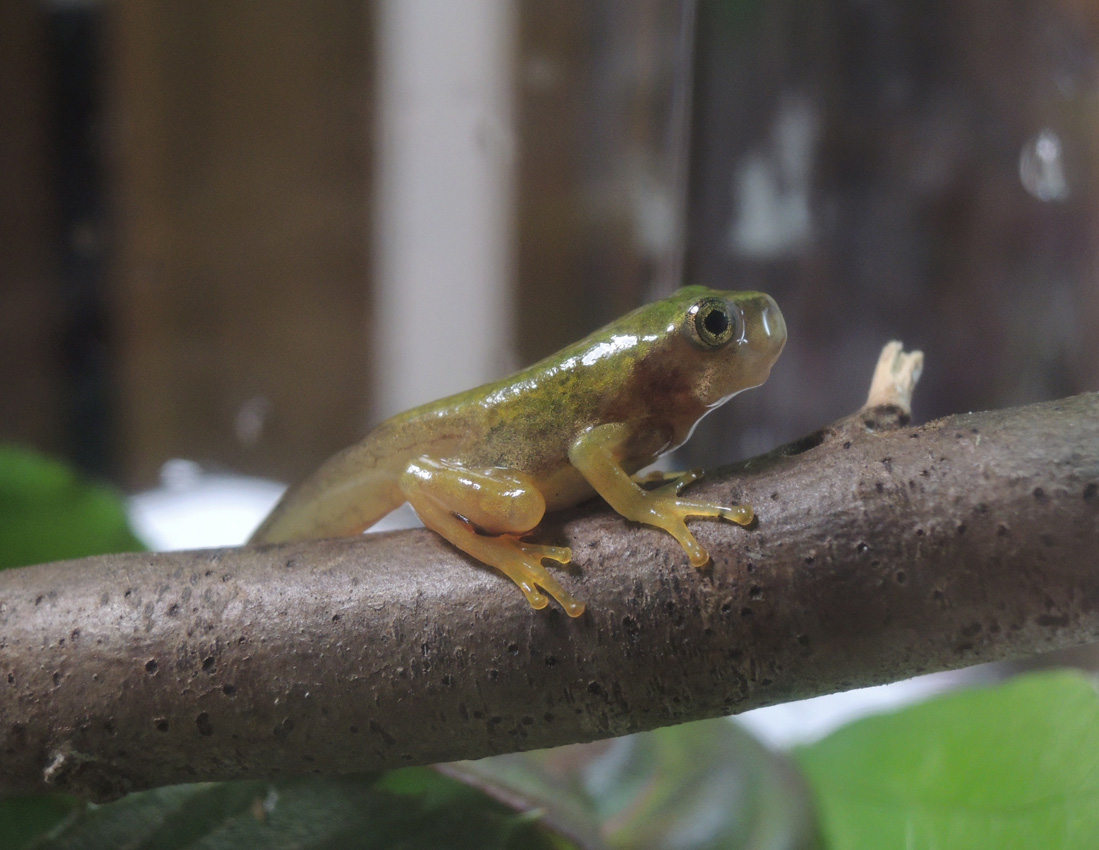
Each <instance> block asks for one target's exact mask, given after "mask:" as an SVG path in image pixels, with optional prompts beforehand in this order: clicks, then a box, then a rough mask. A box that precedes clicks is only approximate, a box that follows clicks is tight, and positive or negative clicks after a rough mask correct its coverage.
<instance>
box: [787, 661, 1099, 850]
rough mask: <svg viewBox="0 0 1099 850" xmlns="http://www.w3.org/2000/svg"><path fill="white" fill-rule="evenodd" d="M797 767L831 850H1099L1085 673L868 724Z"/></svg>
mask: <svg viewBox="0 0 1099 850" xmlns="http://www.w3.org/2000/svg"><path fill="white" fill-rule="evenodd" d="M795 756H796V758H797V760H798V762H799V763H800V764H801V766H802V767H803V769H804V770H805V772H806V774H807V775H808V777H809V780H810V782H811V784H812V786H813V790H814V793H815V796H816V800H817V805H818V808H819V811H820V814H821V818H822V821H823V827H824V832H825V835H826V838H827V841H828V844H827V846H828V847H829V848H832V850H861V849H862V848H866V850H890V848H894V847H896V848H905V850H918V848H935V850H951V848H958V850H963V848H964V850H974V848H985V847H987V848H995V850H1013V848H1018V850H1034V848H1047V847H1048V848H1058V850H1076V848H1079V850H1094V848H1096V847H1097V846H1099V697H1097V695H1096V690H1095V687H1094V685H1093V682H1092V681H1091V680H1090V679H1088V678H1086V677H1084V676H1082V675H1080V674H1078V673H1072V672H1061V671H1058V672H1052V673H1039V674H1032V675H1028V676H1021V677H1019V678H1017V679H1014V680H1013V681H1010V682H1008V683H1007V684H1004V685H1000V686H998V687H994V688H984V689H978V690H972V691H965V692H961V693H956V694H949V695H946V696H943V697H939V698H937V699H934V700H931V701H929V702H927V703H924V704H922V705H918V706H914V707H912V708H908V709H905V710H903V711H899V712H897V713H895V714H890V715H882V716H878V717H871V718H867V719H865V720H862V721H859V722H856V723H853V724H851V725H850V726H847V727H845V728H843V729H841V730H839V731H838V732H836V733H835V734H833V735H830V736H829V737H828V738H825V739H824V740H822V741H820V742H819V743H817V744H814V745H813V746H809V747H805V748H802V749H800V750H798V751H796V752H795Z"/></svg>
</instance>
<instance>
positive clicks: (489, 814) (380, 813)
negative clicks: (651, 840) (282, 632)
mask: <svg viewBox="0 0 1099 850" xmlns="http://www.w3.org/2000/svg"><path fill="white" fill-rule="evenodd" d="M402 773H406V772H404V771H402ZM422 773H423V775H424V781H425V785H426V784H432V785H434V784H436V783H438V782H440V781H441V782H444V783H446V784H447V785H448V786H449V789H448V791H447V793H446V794H444V795H443V799H444V801H446V802H442V803H441V802H440V801H439V800H435V801H434V802H433V801H432V800H431V799H429V797H430V795H427V794H422V793H416V792H414V790H413V789H414V786H415V784H416V781H415V777H414V776H413V777H409V776H408V775H406V776H405V792H404V793H396V792H394V791H390V790H386V789H385V788H383V787H380V786H379V785H378V784H377V783H376V781H375V780H374V778H373V777H334V778H328V777H306V778H300V779H290V780H284V781H281V782H217V783H207V784H196V785H177V786H173V787H170V788H159V789H157V790H154V791H145V792H142V793H139V794H131V795H129V796H128V797H125V798H123V799H122V800H119V801H117V802H114V803H109V804H107V805H105V806H93V807H89V808H88V810H87V811H86V812H84V813H83V815H81V816H79V817H76V818H74V819H73V820H72V821H71V822H69V823H68V824H66V825H65V826H64V827H62V828H61V829H59V830H58V831H56V832H55V833H54V834H53V835H52V836H50V837H47V838H43V839H41V840H40V841H39V842H38V843H36V844H33V845H32V848H33V850H88V848H100V847H102V848H115V847H126V848H130V850H183V848H187V850H248V848H264V850H267V848H270V850H298V848H309V849H310V850H325V848H333V849H334V850H335V848H339V849H340V850H343V849H344V848H348V850H382V849H383V848H393V847H410V848H421V850H433V848H439V850H481V848H499V850H513V849H514V850H520V848H523V849H524V850H525V848H530V849H531V850H551V848H554V847H558V848H560V847H563V846H565V845H563V844H561V843H560V842H555V841H554V840H553V839H552V836H550V835H549V833H547V831H546V830H545V828H544V827H543V826H542V825H541V824H540V823H538V822H537V821H533V820H531V819H530V818H527V817H523V816H520V815H516V814H515V813H514V812H511V811H509V810H507V809H506V808H505V807H504V806H501V805H500V804H499V803H497V802H495V801H493V800H490V799H488V798H487V797H485V796H484V795H483V794H479V793H477V792H475V791H473V790H471V789H469V788H465V787H463V786H462V785H460V784H459V783H457V782H453V781H451V780H446V779H443V778H441V777H437V776H430V773H431V772H430V771H428V770H426V769H424V770H423V771H422Z"/></svg>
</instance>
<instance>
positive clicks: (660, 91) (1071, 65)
mask: <svg viewBox="0 0 1099 850" xmlns="http://www.w3.org/2000/svg"><path fill="white" fill-rule="evenodd" d="M1097 163H1099V7H1097V6H1096V5H1095V4H1093V3H1089V2H1085V0H1017V2H1013V3H1011V4H1008V5H1005V4H1002V3H997V2H992V0H875V2H865V0H770V2H764V0H694V1H693V2H692V0H663V2H658V0H632V2H626V0H614V1H613V2H612V0H606V2H598V3H591V2H579V0H560V2H554V3H548V2H536V1H535V0H512V2H509V0H462V1H461V2H453V0H377V1H376V2H369V0H330V2H325V3H314V2H309V0H286V2H280V3H266V2H260V0H193V2H189V3H186V4H180V3H173V2H168V0H111V2H93V0H84V2H76V0H68V2H62V0H52V2H46V0H4V2H3V3H0V440H2V441H4V442H8V443H16V444H20V445H24V446H29V447H33V448H37V449H40V450H42V451H45V452H48V453H51V454H53V455H56V456H60V457H62V458H65V459H67V460H69V461H71V462H72V463H73V464H75V465H76V466H78V467H79V468H80V469H82V470H84V471H85V472H87V473H90V474H92V475H94V476H97V477H99V478H101V479H105V480H109V481H111V482H114V483H115V484H116V485H117V486H119V487H120V488H123V489H124V490H125V491H126V492H127V493H130V494H141V495H137V496H136V497H135V499H134V501H133V502H132V505H133V507H134V515H135V521H136V522H137V524H138V529H139V531H141V532H142V533H143V534H144V536H145V537H146V538H147V539H148V540H149V542H150V543H151V544H152V545H153V546H154V547H157V548H160V547H168V546H196V545H214V544H219V543H226V544H232V543H237V542H240V541H241V540H243V539H244V538H245V537H246V536H247V534H248V533H249V532H250V531H251V528H252V526H254V524H255V523H256V522H258V520H259V518H260V516H261V514H262V513H263V512H264V511H265V510H266V508H267V507H268V506H269V505H270V503H271V502H272V501H273V500H274V498H275V497H276V496H277V494H278V487H277V486H276V485H274V484H264V483H261V482H259V481H255V480H250V479H247V478H244V479H242V478H237V477H232V478H230V477H227V476H229V475H232V476H241V475H243V476H254V477H256V478H261V479H264V480H273V481H282V482H287V481H291V480H293V479H296V478H298V477H300V476H302V475H304V474H306V473H307V472H308V471H310V470H311V469H313V468H314V467H316V466H317V465H318V464H319V463H320V461H322V460H323V459H324V458H325V457H327V456H328V455H329V454H331V453H333V452H335V451H336V450H338V449H340V448H342V447H344V446H346V445H348V444H349V443H351V442H354V441H355V440H357V439H358V438H359V437H360V436H361V435H362V434H363V433H365V432H366V430H368V428H369V427H370V426H371V425H372V424H374V423H376V422H378V421H380V420H381V419H382V418H384V417H386V416H388V415H390V414H393V413H396V412H398V411H400V410H403V409H406V408H408V407H410V406H412V405H415V404H418V403H421V402H424V401H429V400H431V399H434V398H437V397H439V396H441V395H444V394H446V393H449V392H452V391H456V390H460V389H465V388H467V387H470V386H473V385H475V384H477V383H480V382H483V381H486V380H489V379H492V378H496V377H499V376H501V375H503V374H505V373H507V372H508V371H510V370H512V369H514V368H516V367H518V366H521V365H524V364H527V363H529V362H532V361H533V360H535V359H537V358H539V357H541V356H544V355H546V354H548V353H550V352H552V351H554V350H556V349H557V348H559V347H561V346H562V345H564V344H565V343H567V342H570V341H572V340H575V339H577V338H579V337H580V336H582V335H583V334H586V333H587V332H589V331H591V330H593V329H594V328H596V327H598V326H599V325H601V324H603V323H605V322H606V321H608V320H609V319H611V318H613V317H615V316H617V315H618V314H620V313H622V312H624V311H626V310H628V309H630V308H632V307H634V306H636V305H637V304H639V303H642V302H643V301H646V300H651V299H653V298H657V297H661V296H663V295H666V294H668V293H670V292H671V291H672V290H674V289H675V288H677V287H678V286H680V285H682V284H684V283H702V284H706V285H710V286H715V287H720V288H726V289H728V288H733V289H741V288H744V289H763V290H765V291H767V292H769V293H771V294H772V295H773V296H774V297H775V298H776V299H777V301H778V303H779V304H780V306H781V307H782V310H783V312H784V314H785V317H786V322H787V325H788V327H789V333H790V339H789V343H788V345H787V348H786V351H785V353H784V355H783V357H782V358H781V360H780V361H779V363H778V365H777V368H776V370H775V372H774V373H773V375H772V378H771V380H770V381H769V382H768V383H767V384H766V385H765V386H764V387H762V388H761V389H759V390H754V391H752V392H750V393H747V394H745V395H744V396H742V397H740V398H738V399H737V400H736V401H734V402H733V403H732V404H730V405H728V406H727V407H726V408H725V409H723V410H721V411H719V412H718V413H716V414H714V415H713V416H712V417H710V418H709V419H707V420H706V421H704V422H703V424H702V426H700V428H699V430H698V432H697V433H696V436H695V438H694V439H693V440H692V441H691V443H689V444H688V447H687V449H686V454H687V456H686V457H685V458H684V459H683V463H687V464H696V463H699V464H705V465H707V466H716V465H718V464H720V463H722V462H728V461H731V460H734V459H736V458H738V457H743V456H746V455H750V454H752V453H756V452H759V451H763V450H766V449H768V448H770V447H772V446H774V445H776V444H778V443H780V442H782V441H784V440H787V439H791V438H794V437H797V436H800V435H802V434H804V433H806V432H808V431H810V430H812V429H813V428H816V427H818V426H820V425H821V424H824V423H827V422H830V421H832V420H833V419H835V418H837V417H839V416H841V415H843V414H846V413H848V412H851V411H852V410H854V409H855V408H857V407H858V406H859V405H860V404H861V402H862V401H863V399H864V397H865V393H866V390H867V387H868V382H869V377H870V373H871V370H872V367H873V364H874V362H875V359H876V357H877V354H878V351H879V350H880V348H881V346H882V344H883V343H885V342H886V341H887V340H889V339H891V338H899V339H901V340H903V341H904V343H905V344H906V347H908V348H920V349H922V350H923V351H924V352H925V354H926V357H927V364H926V369H925V372H924V378H923V380H922V381H921V383H920V386H919V389H918V390H917V393H916V397H915V418H916V420H917V421H925V420H928V419H931V418H935V417H938V416H942V415H946V414H950V413H955V412H961V411H966V410H971V409H981V408H997V407H1004V406H1008V405H1015V404H1023V403H1026V402H1032V401H1039V400H1043V399H1050V398H1056V397H1059V396H1064V395H1068V394H1071V393H1075V392H1080V391H1084V390H1096V389H1099V333H1096V331H1097V330H1099V262H1097V261H1099V185H1097V167H1096V166H1097ZM242 504H246V507H243V508H240V509H239V510H238V509H237V508H238V507H239V506H240V505H242Z"/></svg>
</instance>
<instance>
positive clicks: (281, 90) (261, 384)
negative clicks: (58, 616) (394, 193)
mask: <svg viewBox="0 0 1099 850" xmlns="http://www.w3.org/2000/svg"><path fill="white" fill-rule="evenodd" d="M371 9H372V7H371V5H370V4H368V3H364V2H362V0H343V1H342V2H335V3H325V4H316V3H311V2H307V0H294V2H286V3H277V4H268V3H259V2H242V3H231V4H224V3H220V2H217V0H199V2H194V3H187V4H182V5H181V4H178V3H172V2H166V0H155V2H149V0H121V2H119V3H116V4H108V6H107V7H106V10H107V14H108V15H109V21H108V23H109V29H108V56H109V58H108V61H109V62H110V64H111V77H110V79H111V85H110V98H109V109H110V110H111V114H112V119H113V120H112V122H111V126H112V129H113V133H114V137H113V139H112V145H113V157H114V159H113V169H112V171H111V176H112V178H113V180H112V185H113V186H114V187H115V188H114V197H113V199H112V200H113V202H114V209H115V213H116V229H117V242H116V246H115V261H116V264H115V268H114V272H115V287H114V292H113V299H114V300H113V304H111V305H110V306H111V315H112V317H113V321H114V322H115V323H116V324H115V333H116V339H117V351H118V358H119V359H118V364H117V366H118V375H119V386H118V399H117V401H118V416H117V421H118V425H119V432H118V439H119V445H120V446H121V450H122V454H123V465H124V475H125V479H126V481H127V483H128V484H130V485H131V486H143V485H148V484H150V483H152V482H153V480H154V479H155V477H156V473H157V470H158V469H159V468H160V466H161V464H162V463H163V462H164V461H165V460H167V459H169V458H172V457H180V456H182V457H188V458H191V459H194V460H197V461H199V462H202V463H205V464H209V465H215V466H225V467H228V468H232V469H235V470H244V471H254V472H262V473H264V474H267V475H273V476H279V477H282V478H285V479H291V478H294V477H297V476H299V475H301V474H303V473H305V472H306V471H307V470H308V469H309V468H311V467H313V466H315V465H316V464H317V462H319V461H320V460H321V459H322V458H323V457H324V456H326V455H327V454H329V453H331V452H333V451H335V450H337V449H339V448H340V447H342V446H344V445H346V444H348V443H350V442H352V441H353V440H355V439H356V438H357V437H358V436H359V435H360V434H361V433H362V431H363V430H364V428H365V426H366V422H365V411H366V409H367V397H368V390H369V386H368V382H369V370H368V354H367V352H368V345H367V334H368V328H369V304H370V301H369V286H368V270H369V268H370V263H369V256H368V254H369V245H370V241H369V238H368V222H367V217H368V212H367V211H368V210H369V204H368V188H369V169H368V160H369V152H368V150H367V148H368V144H369V139H371V138H372V135H373V134H372V132H371V131H370V128H369V122H370V120H371V116H370V114H369V112H370V103H371V92H372V81H371V77H372V73H373V71H372V67H373V61H372V54H373V39H372V15H371Z"/></svg>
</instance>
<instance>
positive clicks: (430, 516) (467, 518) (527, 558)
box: [400, 457, 584, 617]
mask: <svg viewBox="0 0 1099 850" xmlns="http://www.w3.org/2000/svg"><path fill="white" fill-rule="evenodd" d="M400 487H401V491H402V492H403V494H404V496H405V498H406V499H408V502H409V504H411V505H412V507H413V508H414V509H415V511H416V513H417V514H419V517H420V519H421V520H423V523H424V525H426V526H427V527H428V528H430V529H431V530H433V531H435V532H437V533H439V534H441V535H442V536H443V537H445V538H446V539H447V540H449V541H450V542H451V543H452V544H454V545H455V546H457V547H458V548H459V549H461V550H462V551H463V552H465V553H466V554H468V555H472V556H473V557H474V558H476V559H477V560H479V561H481V562H483V563H485V564H488V565H489V566H492V567H495V568H496V569H498V570H499V571H500V572H502V573H503V574H504V575H506V576H507V577H508V578H510V579H511V580H512V581H513V582H515V584H517V585H518V586H519V589H520V590H521V591H522V592H523V595H524V596H526V598H527V601H528V602H529V603H530V604H531V607H533V608H545V607H546V605H547V604H549V600H548V599H546V596H545V595H544V594H543V593H542V591H545V592H546V593H548V594H549V595H550V596H552V597H553V598H554V599H556V600H557V601H558V602H559V603H560V604H561V607H562V608H564V609H565V612H566V613H567V614H568V615H569V616H570V617H579V616H580V615H581V614H582V613H584V603H583V602H579V601H578V600H576V599H575V598H573V597H572V595H571V594H569V592H568V591H567V590H565V589H564V588H563V587H562V586H561V585H560V583H558V581H557V579H555V578H554V577H553V576H552V575H551V574H550V573H549V572H548V571H547V570H546V568H545V567H543V566H542V559H543V558H548V559H550V560H553V561H557V562H558V563H562V564H567V563H568V562H569V560H571V558H572V552H571V550H569V549H568V548H564V547H560V546H543V545H540V544H537V543H524V542H523V541H522V540H521V539H520V538H521V537H522V536H523V535H524V534H526V533H528V532H529V531H531V530H532V529H533V528H534V527H535V526H536V525H537V524H538V523H539V522H540V521H541V519H542V515H543V514H544V513H545V510H546V502H545V499H544V498H543V497H542V494H541V492H539V490H538V488H537V487H536V485H535V484H534V482H533V480H531V479H530V478H529V476H526V475H523V474H522V473H517V472H514V471H512V470H507V469H495V468H493V469H472V470H471V469H467V468H465V467H463V466H461V465H460V464H457V463H453V462H449V461H442V460H438V459H435V458H430V457H421V458H419V459H418V460H415V461H413V462H412V463H410V464H409V465H408V467H407V469H406V470H405V473H404V474H403V475H402V476H401V479H400ZM539 588H540V589H539Z"/></svg>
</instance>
